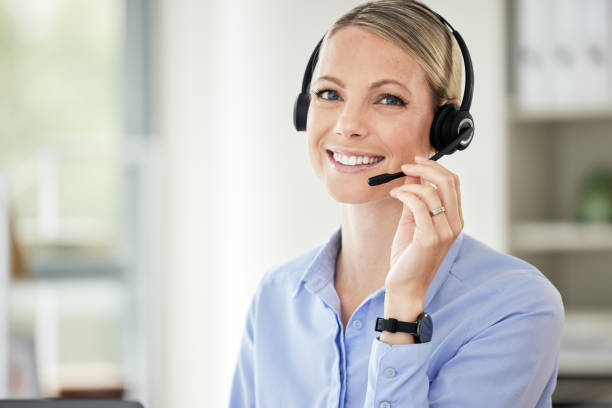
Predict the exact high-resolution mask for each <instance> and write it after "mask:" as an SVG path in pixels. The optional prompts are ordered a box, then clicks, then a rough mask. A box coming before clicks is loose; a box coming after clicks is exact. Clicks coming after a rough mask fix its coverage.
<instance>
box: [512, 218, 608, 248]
mask: <svg viewBox="0 0 612 408" xmlns="http://www.w3.org/2000/svg"><path fill="white" fill-rule="evenodd" d="M510 234H511V235H510V248H511V249H512V251H519V252H555V251H602V250H603V251H606V250H612V224H611V223H608V224H605V223H578V222H571V221H558V222H544V221H533V222H519V223H514V225H512V226H511V228H510Z"/></svg>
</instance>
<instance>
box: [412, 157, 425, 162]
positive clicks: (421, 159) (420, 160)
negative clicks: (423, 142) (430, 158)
mask: <svg viewBox="0 0 612 408" xmlns="http://www.w3.org/2000/svg"><path fill="white" fill-rule="evenodd" d="M414 160H416V161H419V162H424V161H427V159H426V158H424V157H423V156H414Z"/></svg>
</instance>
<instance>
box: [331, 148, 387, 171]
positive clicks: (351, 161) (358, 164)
mask: <svg viewBox="0 0 612 408" xmlns="http://www.w3.org/2000/svg"><path fill="white" fill-rule="evenodd" d="M327 157H328V159H329V162H330V165H331V166H332V167H333V168H335V169H336V170H338V171H339V172H341V173H356V172H359V171H364V170H368V169H371V168H373V167H376V166H378V165H379V164H380V163H381V162H382V161H384V160H385V157H384V156H346V155H343V154H339V153H334V152H332V151H331V150H327Z"/></svg>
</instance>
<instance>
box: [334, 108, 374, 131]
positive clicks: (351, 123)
mask: <svg viewBox="0 0 612 408" xmlns="http://www.w3.org/2000/svg"><path fill="white" fill-rule="evenodd" d="M334 132H335V133H336V134H337V135H339V136H344V137H347V138H353V137H357V136H365V135H366V134H367V126H366V118H365V111H364V109H363V105H361V104H360V103H358V102H357V101H355V102H350V101H348V102H346V103H345V104H344V108H343V109H342V112H340V116H339V117H338V121H337V122H336V126H335V128H334Z"/></svg>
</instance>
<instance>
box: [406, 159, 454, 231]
mask: <svg viewBox="0 0 612 408" xmlns="http://www.w3.org/2000/svg"><path fill="white" fill-rule="evenodd" d="M429 162H431V163H436V162H433V161H431V160H429ZM436 164H438V163H436ZM438 165H439V164H438ZM402 172H404V174H407V175H410V176H421V177H422V178H424V179H427V180H429V181H431V182H433V183H434V184H435V185H436V186H437V187H438V188H437V191H438V193H439V194H440V196H441V197H442V202H443V203H444V204H445V207H446V210H447V216H448V218H449V223H450V225H451V228H452V230H453V231H454V232H455V233H456V234H458V233H459V232H460V231H461V229H463V216H462V213H461V210H460V209H459V208H460V207H459V200H458V192H457V190H458V177H456V175H455V174H454V173H451V172H450V171H449V170H447V169H446V168H444V167H442V166H441V165H439V167H434V165H430V164H429V163H426V164H425V163H417V164H405V165H403V166H402Z"/></svg>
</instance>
